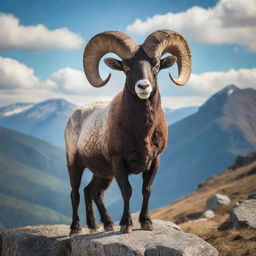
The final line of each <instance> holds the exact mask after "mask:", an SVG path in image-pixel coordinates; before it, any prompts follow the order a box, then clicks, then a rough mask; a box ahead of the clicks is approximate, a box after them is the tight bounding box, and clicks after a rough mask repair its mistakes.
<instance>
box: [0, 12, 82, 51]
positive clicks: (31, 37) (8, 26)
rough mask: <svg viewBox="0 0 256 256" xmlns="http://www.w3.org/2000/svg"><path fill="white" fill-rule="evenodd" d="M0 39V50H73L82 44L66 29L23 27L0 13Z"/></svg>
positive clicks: (14, 19)
mask: <svg viewBox="0 0 256 256" xmlns="http://www.w3.org/2000/svg"><path fill="white" fill-rule="evenodd" d="M0 38H1V40H0V50H11V49H24V50H43V49H56V48H64V49H75V48H79V47H80V46H81V45H82V44H83V42H84V40H83V39H82V37H81V36H80V35H78V34H76V33H73V32H71V31H70V30H68V28H66V27H63V28H57V29H54V30H50V29H48V28H46V27H45V26H44V25H42V24H38V25H35V26H23V25H21V24H20V21H19V19H18V18H16V17H15V16H13V15H11V14H4V13H0Z"/></svg>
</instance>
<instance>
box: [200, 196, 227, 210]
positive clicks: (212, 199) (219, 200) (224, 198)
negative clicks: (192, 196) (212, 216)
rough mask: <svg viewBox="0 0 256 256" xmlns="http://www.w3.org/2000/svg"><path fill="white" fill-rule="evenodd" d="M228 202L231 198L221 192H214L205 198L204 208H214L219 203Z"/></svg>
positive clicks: (225, 203) (224, 203)
mask: <svg viewBox="0 0 256 256" xmlns="http://www.w3.org/2000/svg"><path fill="white" fill-rule="evenodd" d="M230 203H231V200H230V198H229V197H228V196H226V195H223V194H215V195H213V196H211V197H210V198H209V199H208V200H207V203H206V207H205V210H206V211H207V210H214V209H216V208H218V207H219V206H221V205H228V204H230Z"/></svg>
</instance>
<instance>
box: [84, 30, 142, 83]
mask: <svg viewBox="0 0 256 256" xmlns="http://www.w3.org/2000/svg"><path fill="white" fill-rule="evenodd" d="M137 48H138V46H137V45H136V44H135V42H134V41H133V40H132V39H131V38H130V37H129V36H127V35H126V34H124V33H122V32H118V31H106V32H103V33H100V34H97V35H96V36H94V37H93V38H92V39H91V40H90V41H89V42H88V44H87V45H86V47H85V49H84V56H83V65H84V72H85V75H86V77H87V79H88V81H89V82H90V84H91V85H92V86H94V87H101V86H104V85H105V84H106V83H107V82H108V81H109V79H110V77H111V74H109V75H108V77H107V79H106V80H102V79H101V77H100V74H99V62H100V59H101V58H102V56H103V55H105V54H106V53H110V52H111V53H115V54H117V55H118V56H119V57H120V58H121V59H124V58H131V57H132V56H133V55H134V53H135V52H136V50H137Z"/></svg>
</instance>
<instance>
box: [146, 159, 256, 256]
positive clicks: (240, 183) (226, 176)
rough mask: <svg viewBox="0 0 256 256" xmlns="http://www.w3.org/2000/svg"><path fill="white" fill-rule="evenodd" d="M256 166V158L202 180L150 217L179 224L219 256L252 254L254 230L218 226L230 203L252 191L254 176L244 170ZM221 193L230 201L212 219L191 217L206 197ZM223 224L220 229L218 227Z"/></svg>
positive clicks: (255, 251)
mask: <svg viewBox="0 0 256 256" xmlns="http://www.w3.org/2000/svg"><path fill="white" fill-rule="evenodd" d="M255 167H256V161H255V162H253V163H252V164H250V165H247V166H244V167H242V168H238V169H236V170H227V171H225V172H223V173H221V174H220V175H218V176H216V177H214V178H211V179H209V180H207V181H206V182H204V183H203V184H202V185H201V187H200V189H198V190H197V191H196V192H194V193H192V194H190V195H188V196H186V197H184V198H182V199H180V200H178V201H176V202H175V203H173V204H172V205H169V206H165V207H163V208H160V209H157V210H154V211H152V212H151V216H152V218H154V219H162V220H169V221H173V222H176V223H179V225H180V226H181V228H182V229H183V230H184V231H185V232H189V233H193V234H195V235H198V236H200V237H201V238H203V239H204V240H206V241H207V242H209V243H210V244H212V245H213V246H214V247H216V249H217V250H218V251H219V253H220V256H256V231H255V230H249V229H241V230H231V229H229V228H228V226H226V227H225V225H222V224H223V223H225V222H226V221H227V220H228V218H229V213H230V210H231V208H232V207H233V205H234V204H235V203H236V202H237V201H239V200H241V199H245V198H247V196H248V194H252V193H256V175H255V174H254V175H250V176H248V172H249V171H250V170H252V169H253V168H255ZM216 193H223V194H226V195H228V196H229V197H230V198H231V204H230V205H228V206H223V207H219V208H218V209H217V210H216V211H215V214H216V216H215V218H213V219H208V220H194V219H196V218H198V217H199V216H200V215H201V213H202V212H203V211H204V207H205V204H206V201H207V199H208V198H209V197H210V196H212V195H214V194H216ZM221 225H222V226H224V228H223V229H222V230H220V229H219V227H220V226H221Z"/></svg>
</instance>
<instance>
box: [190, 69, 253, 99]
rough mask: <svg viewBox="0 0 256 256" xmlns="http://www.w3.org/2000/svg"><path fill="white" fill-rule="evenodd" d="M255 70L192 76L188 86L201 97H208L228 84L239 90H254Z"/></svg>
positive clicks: (206, 73)
mask: <svg viewBox="0 0 256 256" xmlns="http://www.w3.org/2000/svg"><path fill="white" fill-rule="evenodd" d="M255 81H256V68H252V69H239V70H234V69H230V70H229V71H226V72H205V73H201V74H192V75H191V77H190V79H189V82H188V86H189V87H191V88H192V89H193V90H195V91H197V92H200V93H201V94H202V95H206V96H210V95H211V94H213V93H215V92H217V91H218V90H221V89H222V88H223V87H225V86H226V85H229V84H234V85H236V86H238V87H240V88H247V87H252V88H254V89H256V82H255Z"/></svg>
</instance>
